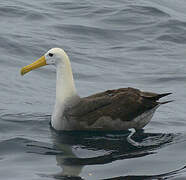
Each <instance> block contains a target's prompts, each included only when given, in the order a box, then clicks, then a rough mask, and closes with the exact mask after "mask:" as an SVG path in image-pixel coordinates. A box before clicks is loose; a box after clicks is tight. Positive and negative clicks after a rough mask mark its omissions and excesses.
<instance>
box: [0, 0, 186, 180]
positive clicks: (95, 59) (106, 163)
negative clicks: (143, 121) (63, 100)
mask: <svg viewBox="0 0 186 180" xmlns="http://www.w3.org/2000/svg"><path fill="white" fill-rule="evenodd" d="M185 9H186V1H185V0H179V1H175V0H156V1H154V0H123V1H121V0H117V1H113V0H102V1H100V0H94V1H91V0H83V1H80V0H61V1H60V0H53V1H49V0H45V1H42V0H33V1H28V2H26V1H24V0H14V1H10V0H6V1H5V0H1V2H0V54H1V56H0V179H2V180H55V179H62V180H66V179H69V180H76V179H77V180H100V179H101V180H119V179H127V180H129V179H131V180H141V179H153V180H154V179H171V180H181V179H186V168H185V167H186V150H185V149H186V110H185V109H186V11H185ZM52 47H61V48H63V49H65V51H66V52H67V53H68V55H69V57H70V59H71V62H72V68H73V72H74V77H75V82H76V87H77V90H78V93H79V94H80V95H81V96H87V95H90V94H93V93H96V92H100V91H103V90H106V89H114V88H119V87H135V88H139V89H141V90H145V91H154V92H158V93H165V92H172V93H173V94H172V95H171V96H169V97H167V98H165V100H175V101H174V102H172V103H169V104H166V105H163V106H161V107H160V108H159V109H158V110H157V112H156V113H155V115H154V117H153V119H152V121H151V122H150V123H149V124H148V125H147V126H146V127H145V128H144V131H141V132H134V131H133V130H130V131H125V132H123V131H120V132H99V133H98V132H91V133H90V132H69V133H66V132H63V133H60V134H58V133H56V132H54V131H53V130H51V129H50V125H49V122H50V118H51V113H52V110H53V105H54V99H55V69H54V68H53V67H46V68H41V69H39V70H36V71H33V72H31V73H29V74H28V75H25V76H24V77H21V76H20V68H21V67H22V66H25V65H27V64H30V63H31V62H33V61H34V60H36V59H37V58H39V57H40V56H42V55H43V54H44V53H45V52H46V51H48V50H49V49H50V48H52Z"/></svg>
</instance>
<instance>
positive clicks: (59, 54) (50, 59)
mask: <svg viewBox="0 0 186 180" xmlns="http://www.w3.org/2000/svg"><path fill="white" fill-rule="evenodd" d="M45 65H55V66H56V67H57V66H58V65H61V66H63V67H66V66H67V67H69V66H70V61H69V58H68V55H67V54H66V53H65V51H64V50H63V49H60V48H52V49H50V50H49V51H48V52H47V53H45V55H44V56H42V57H41V58H39V59H38V60H36V61H35V62H33V63H32V64H30V65H28V66H25V67H23V68H22V69H21V75H24V74H26V73H28V72H29V71H31V70H33V69H37V68H39V67H41V66H45Z"/></svg>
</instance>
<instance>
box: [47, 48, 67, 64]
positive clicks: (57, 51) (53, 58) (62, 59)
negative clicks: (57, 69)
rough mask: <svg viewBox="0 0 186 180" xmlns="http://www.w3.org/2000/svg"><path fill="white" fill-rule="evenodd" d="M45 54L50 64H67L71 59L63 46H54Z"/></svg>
mask: <svg viewBox="0 0 186 180" xmlns="http://www.w3.org/2000/svg"><path fill="white" fill-rule="evenodd" d="M44 56H45V60H46V64H48V65H55V66H57V65H58V64H61V65H62V64H66V63H68V61H69V58H68V56H67V54H66V52H65V51H64V50H63V49H61V48H52V49H50V50H49V51H48V52H47V53H46V54H45V55H44Z"/></svg>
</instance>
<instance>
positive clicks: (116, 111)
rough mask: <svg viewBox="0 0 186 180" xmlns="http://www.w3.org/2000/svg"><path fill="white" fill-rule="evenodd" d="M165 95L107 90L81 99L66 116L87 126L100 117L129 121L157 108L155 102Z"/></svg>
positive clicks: (128, 90)
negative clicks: (83, 122)
mask: <svg viewBox="0 0 186 180" xmlns="http://www.w3.org/2000/svg"><path fill="white" fill-rule="evenodd" d="M165 95H168V94H155V93H149V92H141V91H140V90H138V89H134V88H121V89H117V90H108V91H105V92H101V93H98V94H94V95H91V96H88V97H85V98H82V99H81V101H80V102H79V103H78V104H77V105H76V106H74V107H72V108H71V109H69V110H68V112H66V114H67V115H68V116H72V117H75V118H77V119H78V120H79V121H86V122H87V123H88V125H91V124H93V123H94V122H95V121H96V120H97V119H99V118H100V117H102V116H109V117H111V118H112V119H117V118H119V119H121V120H122V121H130V120H132V119H134V118H135V117H137V116H139V115H140V114H142V113H144V112H145V111H148V110H150V109H152V108H154V107H155V106H157V105H158V104H159V103H158V102H156V100H158V99H159V98H161V97H163V96H165Z"/></svg>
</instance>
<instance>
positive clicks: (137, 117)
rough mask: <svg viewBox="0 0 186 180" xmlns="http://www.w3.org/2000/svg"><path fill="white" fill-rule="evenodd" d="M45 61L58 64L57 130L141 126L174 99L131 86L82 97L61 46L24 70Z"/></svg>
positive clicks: (23, 71)
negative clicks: (162, 99) (170, 99)
mask: <svg viewBox="0 0 186 180" xmlns="http://www.w3.org/2000/svg"><path fill="white" fill-rule="evenodd" d="M45 65H52V66H55V67H56V100H55V105H54V110H53V113H52V116H51V123H50V124H51V126H52V128H53V129H54V130H56V131H75V130H80V131H81V130H82V131H84V130H88V131H94V130H96V131H99V130H101V131H107V130H111V131H115V130H116V131H117V130H128V129H132V128H133V129H135V130H141V129H143V128H144V127H145V126H146V125H147V124H148V123H149V122H150V120H151V119H152V117H153V114H154V112H155V111H156V109H157V108H158V107H159V106H161V105H162V104H166V103H169V102H171V101H164V102H159V101H158V100H159V99H160V98H162V97H165V96H167V95H170V94H171V93H163V94H158V93H152V92H145V91H140V90H139V89H136V88H131V87H127V88H119V89H113V90H106V91H104V92H98V93H96V94H93V95H90V96H87V97H80V96H79V95H78V93H77V91H76V88H75V84H74V78H73V73H72V68H71V63H70V59H69V57H68V55H67V53H66V52H65V51H64V50H63V49H61V48H52V49H50V50H49V51H48V52H47V53H45V54H44V55H43V56H42V57H41V58H39V59H38V60H36V61H34V62H33V63H31V64H30V65H27V66H25V67H23V68H22V69H21V71H20V73H21V75H25V74H26V73H28V72H29V71H31V70H34V69H37V68H39V67H42V66H45Z"/></svg>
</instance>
